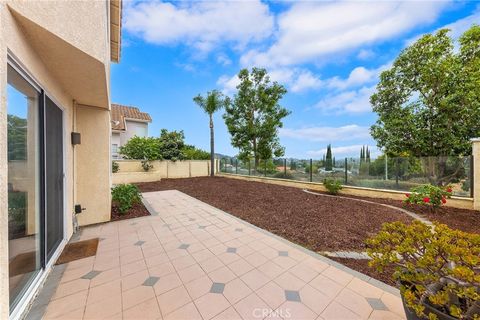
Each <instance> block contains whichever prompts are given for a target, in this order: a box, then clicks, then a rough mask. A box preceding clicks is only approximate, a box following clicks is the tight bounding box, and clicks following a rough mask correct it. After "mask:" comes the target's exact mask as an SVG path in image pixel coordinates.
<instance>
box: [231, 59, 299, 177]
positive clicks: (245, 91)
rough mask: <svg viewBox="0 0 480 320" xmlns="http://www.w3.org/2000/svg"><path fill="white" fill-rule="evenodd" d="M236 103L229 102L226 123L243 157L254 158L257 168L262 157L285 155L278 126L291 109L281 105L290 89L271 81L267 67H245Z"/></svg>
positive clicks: (241, 71) (239, 76)
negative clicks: (250, 68) (249, 68)
mask: <svg viewBox="0 0 480 320" xmlns="http://www.w3.org/2000/svg"><path fill="white" fill-rule="evenodd" d="M238 78H239V80H240V83H239V85H238V86H237V92H236V93H235V95H234V98H233V101H232V103H229V104H228V105H226V106H225V111H226V112H225V114H224V116H223V118H224V119H225V124H226V125H227V129H228V131H229V133H230V135H231V136H232V137H231V143H232V146H233V147H235V148H238V149H239V155H238V157H239V159H240V160H241V161H250V160H251V159H253V160H254V169H255V170H257V168H258V167H259V163H260V160H266V159H271V158H273V157H281V156H283V155H284V152H285V149H284V148H283V147H282V146H281V145H280V140H279V137H278V129H279V128H281V127H283V122H282V121H283V118H285V117H286V116H288V115H289V114H290V111H288V110H287V109H285V108H284V107H282V106H281V105H280V103H279V102H280V100H281V99H282V97H283V96H284V95H285V94H286V93H287V90H286V89H285V87H284V86H283V85H280V84H278V83H277V82H275V81H274V82H271V81H270V77H269V76H268V73H267V71H266V70H265V69H262V68H253V69H252V70H251V72H250V71H249V70H248V69H242V70H240V72H239V73H238Z"/></svg>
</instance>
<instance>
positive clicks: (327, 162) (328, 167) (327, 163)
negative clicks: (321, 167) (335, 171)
mask: <svg viewBox="0 0 480 320" xmlns="http://www.w3.org/2000/svg"><path fill="white" fill-rule="evenodd" d="M325 171H332V147H331V145H330V144H329V145H328V146H327V156H326V158H325Z"/></svg>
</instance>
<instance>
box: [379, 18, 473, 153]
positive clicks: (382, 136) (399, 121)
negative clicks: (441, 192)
mask: <svg viewBox="0 0 480 320" xmlns="http://www.w3.org/2000/svg"><path fill="white" fill-rule="evenodd" d="M448 32H449V30H448V29H441V30H439V31H437V32H436V33H435V34H426V35H424V36H423V37H421V38H420V39H419V40H417V41H416V42H415V43H414V44H412V45H411V46H409V47H407V48H406V49H404V50H403V51H402V52H401V53H400V55H399V56H398V57H397V59H396V60H395V61H394V63H393V66H392V67H391V68H390V69H389V70H386V71H384V72H382V74H381V75H380V82H379V84H378V85H377V89H376V92H375V93H374V94H373V95H372V96H371V98H370V101H371V104H372V106H373V111H375V112H376V113H377V114H378V120H377V122H376V123H375V124H374V125H373V126H372V127H371V134H372V136H373V138H374V139H375V140H376V141H377V144H378V146H379V147H380V148H383V149H384V151H385V153H386V154H387V155H389V156H398V155H400V154H402V153H404V152H407V153H408V155H410V156H416V157H422V156H446V155H469V154H471V143H470V139H471V138H473V137H478V136H480V126H479V125H478V124H479V123H480V85H479V83H480V50H479V49H478V48H480V26H478V25H474V26H472V27H471V28H470V29H469V30H467V31H466V32H465V33H464V34H463V35H462V36H461V37H460V39H459V50H456V49H455V46H454V41H453V40H452V39H451V37H449V35H448Z"/></svg>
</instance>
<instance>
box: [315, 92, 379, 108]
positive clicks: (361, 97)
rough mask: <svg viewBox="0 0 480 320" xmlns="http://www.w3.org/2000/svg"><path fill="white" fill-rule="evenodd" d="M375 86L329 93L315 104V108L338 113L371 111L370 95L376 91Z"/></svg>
mask: <svg viewBox="0 0 480 320" xmlns="http://www.w3.org/2000/svg"><path fill="white" fill-rule="evenodd" d="M375 87H376V86H375V85H373V86H370V87H361V88H360V89H356V90H349V91H341V92H339V93H335V94H331V95H327V96H326V97H325V98H323V99H322V100H320V101H319V102H318V103H317V104H316V105H315V108H318V109H320V110H322V111H323V112H324V113H337V114H338V113H362V112H368V111H371V110H372V107H371V105H370V96H371V95H372V94H373V93H374V92H375Z"/></svg>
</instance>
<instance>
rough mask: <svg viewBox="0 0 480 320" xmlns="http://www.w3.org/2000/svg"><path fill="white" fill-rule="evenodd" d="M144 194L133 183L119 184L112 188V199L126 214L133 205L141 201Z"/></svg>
mask: <svg viewBox="0 0 480 320" xmlns="http://www.w3.org/2000/svg"><path fill="white" fill-rule="evenodd" d="M141 198H142V195H141V194H140V191H139V190H138V187H137V186H136V185H133V184H119V185H117V186H115V187H113V188H112V201H113V203H114V204H115V205H117V206H118V210H119V211H120V213H121V214H125V213H126V212H127V211H128V210H130V209H131V208H132V206H133V205H134V204H136V203H139V202H140V201H141Z"/></svg>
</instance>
